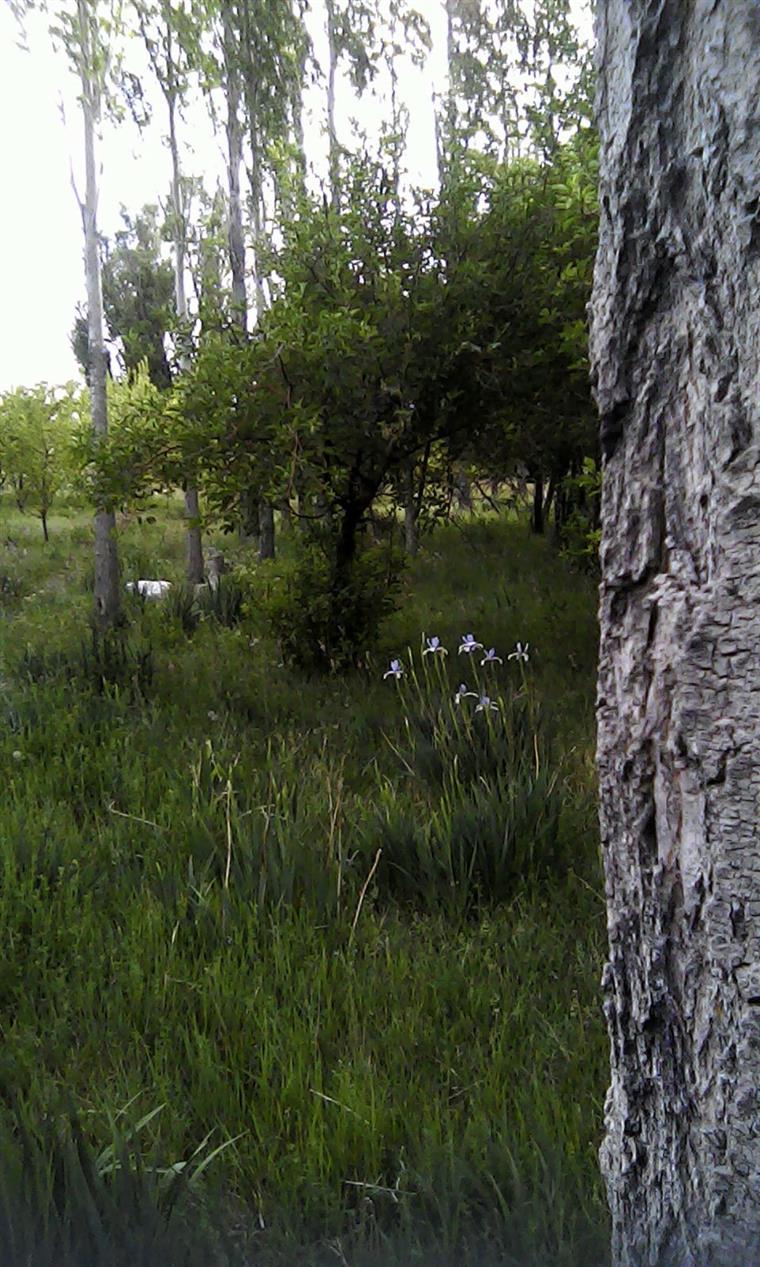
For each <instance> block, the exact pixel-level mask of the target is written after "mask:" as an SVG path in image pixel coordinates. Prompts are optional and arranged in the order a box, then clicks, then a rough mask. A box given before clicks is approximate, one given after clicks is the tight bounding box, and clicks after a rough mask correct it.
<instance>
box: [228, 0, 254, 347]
mask: <svg viewBox="0 0 760 1267" xmlns="http://www.w3.org/2000/svg"><path fill="white" fill-rule="evenodd" d="M223 22H224V59H225V63H226V67H225V93H226V97H227V189H228V193H229V229H228V242H229V252H230V271H231V273H232V305H233V310H234V317H235V320H236V321H237V322H238V324H239V325H240V328H241V329H242V331H243V334H245V331H246V328H247V325H248V297H247V295H246V290H245V237H244V235H243V204H242V201H241V197H240V168H241V166H242V163H243V127H242V123H241V119H240V96H241V94H240V66H239V61H238V56H237V53H236V43H235V35H234V31H233V27H232V21H231V17H230V11H229V8H228V7H227V6H223Z"/></svg>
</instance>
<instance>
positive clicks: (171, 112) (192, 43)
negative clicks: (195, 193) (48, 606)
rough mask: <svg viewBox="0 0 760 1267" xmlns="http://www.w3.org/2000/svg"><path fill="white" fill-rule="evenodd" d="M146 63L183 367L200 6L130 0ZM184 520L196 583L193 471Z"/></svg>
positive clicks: (199, 562)
mask: <svg viewBox="0 0 760 1267" xmlns="http://www.w3.org/2000/svg"><path fill="white" fill-rule="evenodd" d="M132 4H133V8H134V10H135V14H136V17H137V20H138V23H139V27H140V31H141V33H142V36H143V41H144V43H145V47H146V49H147V52H148V57H149V59H150V64H151V68H152V70H153V73H154V75H155V78H156V82H157V84H158V86H159V88H160V90H161V94H162V96H163V98H164V104H165V106H166V129H167V130H166V136H167V140H168V145H169V154H170V157H171V188H170V195H169V207H170V216H169V226H170V233H171V240H172V246H173V250H174V306H175V312H176V319H177V328H176V342H177V346H178V361H179V365H180V368H181V369H182V370H187V369H188V368H189V365H190V355H189V344H190V324H191V320H190V310H189V306H188V302H187V282H186V272H187V237H188V230H187V210H186V189H185V181H184V179H183V174H182V164H181V158H180V144H179V137H178V130H177V119H178V115H179V112H180V110H181V107H182V104H183V102H184V100H185V97H186V94H187V90H188V84H189V81H190V78H191V76H192V75H193V73H194V71H196V70H197V68H198V65H199V64H200V62H201V47H200V37H201V27H200V25H199V21H198V18H199V14H200V6H199V5H191V6H189V7H188V6H185V5H184V4H173V3H171V0H132ZM182 490H183V495H184V499H185V516H186V520H187V535H186V540H187V579H188V582H189V584H191V585H197V584H200V582H201V581H202V580H203V577H204V572H205V568H204V562H203V543H202V539H201V529H200V503H199V497H198V488H197V484H196V480H195V474H194V472H191V471H190V472H185V475H184V477H183V479H182Z"/></svg>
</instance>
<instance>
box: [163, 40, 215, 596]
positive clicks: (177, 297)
mask: <svg viewBox="0 0 760 1267" xmlns="http://www.w3.org/2000/svg"><path fill="white" fill-rule="evenodd" d="M170 39H171V33H170V32H169V31H168V30H167V40H168V41H170ZM169 50H170V43H168V44H167V67H168V68H171V62H170V59H169ZM164 95H165V97H166V101H167V105H168V107H169V150H170V152H171V159H172V213H173V218H174V224H173V230H172V232H173V237H174V302H175V306H176V310H177V317H178V318H179V322H180V327H181V328H180V336H179V337H180V354H179V363H180V368H181V369H183V370H186V369H188V368H189V365H190V356H189V354H188V348H187V337H188V335H187V329H186V328H185V327H186V325H187V320H188V308H187V292H186V290H185V233H186V227H185V204H184V197H183V194H182V176H181V169H180V162H179V146H178V144H177V129H176V119H175V111H176V104H177V91H176V86H175V85H174V82H173V72H172V71H171V69H170V70H169V80H168V85H167V87H166V88H165V89H164ZM184 494H185V517H186V519H187V542H186V556H187V583H188V585H200V584H201V582H202V581H203V578H204V574H205V569H204V565H203V542H202V540H201V528H200V506H199V499H198V489H197V488H196V486H195V483H194V482H192V481H191V482H188V484H187V485H186V487H185V489H184Z"/></svg>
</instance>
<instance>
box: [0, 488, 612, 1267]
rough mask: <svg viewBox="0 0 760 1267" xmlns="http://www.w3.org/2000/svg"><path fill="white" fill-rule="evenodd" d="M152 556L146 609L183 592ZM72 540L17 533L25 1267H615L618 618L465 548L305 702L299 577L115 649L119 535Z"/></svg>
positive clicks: (65, 532) (6, 818)
mask: <svg viewBox="0 0 760 1267" xmlns="http://www.w3.org/2000/svg"><path fill="white" fill-rule="evenodd" d="M150 519H152V520H153V522H148V521H147V519H146V518H145V517H143V520H142V522H138V521H137V520H136V519H135V520H133V521H132V522H130V523H129V524H128V525H126V526H124V527H123V529H122V531H121V535H120V549H121V555H122V563H123V569H124V580H127V579H137V578H138V577H145V578H159V577H161V578H167V579H170V580H180V579H181V574H182V563H183V539H182V525H181V521H180V518H179V515H178V511H177V508H176V505H175V504H174V503H160V504H158V505H157V507H156V509H155V510H154V511H153V512H152V514H151V515H150ZM50 532H51V540H50V543H49V544H48V545H47V546H44V545H43V543H42V540H41V533H40V531H39V525H38V524H37V523H35V521H33V520H31V519H29V518H22V517H21V516H19V515H17V514H16V513H15V511H13V510H12V509H11V507H10V505H9V504H5V505H0V771H2V775H1V776H0V777H2V782H3V798H2V804H1V806H0V874H1V875H2V881H1V885H2V887H1V888H0V942H1V944H2V946H3V954H2V956H1V957H0V1025H1V1026H2V1035H3V1042H2V1048H1V1049H0V1135H1V1136H2V1138H0V1157H2V1159H3V1160H2V1164H1V1166H0V1258H1V1259H2V1262H3V1264H7V1265H8V1267H15V1264H16V1261H18V1263H21V1262H24V1263H28V1264H30V1265H31V1267H43V1264H44V1267H53V1264H55V1267H59V1264H63V1263H69V1262H70V1263H71V1264H72V1267H73V1264H74V1263H75V1262H77V1263H79V1262H81V1263H86V1264H87V1267H94V1265H95V1264H98V1267H100V1265H101V1264H102V1265H103V1267H105V1264H106V1263H108V1264H109V1267H110V1265H111V1264H117V1263H121V1262H124V1264H125V1265H126V1263H128V1262H129V1263H137V1262H144V1263H145V1264H148V1263H150V1265H151V1267H154V1265H155V1267H157V1265H158V1264H159V1263H161V1264H162V1265H163V1267H168V1265H169V1264H171V1265H172V1267H174V1265H175V1264H176V1267H180V1264H191V1263H193V1264H194V1263H198V1264H200V1263H209V1264H211V1263H212V1262H219V1263H230V1264H231V1263H233V1262H235V1263H248V1264H251V1265H253V1264H256V1265H257V1267H258V1265H261V1267H270V1265H271V1267H275V1265H276V1267H286V1265H287V1267H290V1265H291V1264H292V1265H293V1267H297V1265H299V1264H300V1265H301V1267H307V1265H308V1267H313V1265H315V1264H322V1263H337V1264H344V1265H348V1264H350V1267H364V1265H365V1264H367V1265H368V1264H375V1265H377V1267H379V1265H380V1264H383V1265H385V1264H399V1265H400V1264H407V1263H412V1262H418V1263H421V1264H422V1263H424V1264H426V1265H428V1264H429V1265H430V1267H444V1265H449V1264H451V1265H452V1267H453V1264H457V1265H458V1267H475V1265H476V1264H477V1265H478V1267H491V1265H492V1264H493V1265H494V1267H495V1264H497V1263H498V1264H502V1265H503V1267H508V1265H510V1267H527V1264H531V1267H533V1265H539V1264H542V1265H543V1264H545V1265H546V1267H548V1265H549V1264H552V1267H597V1264H598V1265H599V1267H603V1264H604V1263H605V1262H606V1261H607V1258H606V1253H607V1251H606V1240H607V1221H606V1214H605V1209H604V1199H603V1191H602V1187H601V1182H600V1179H599V1175H598V1165H597V1155H596V1154H597V1148H598V1144H599V1140H600V1133H601V1126H602V1105H603V1097H604V1092H605V1089H606V1083H607V1073H608V1055H607V1043H606V1037H605V1033H604V1025H603V1018H602V1015H601V1008H600V1000H599V979H600V973H601V967H602V961H603V956H604V945H605V908H604V901H603V896H602V881H601V876H600V866H599V859H598V832H597V825H596V798H595V778H594V764H593V746H594V712H593V704H594V689H595V684H594V673H595V664H596V653H597V628H596V588H595V584H594V581H593V580H592V579H591V578H588V577H586V576H584V575H582V574H580V573H579V572H577V571H574V570H572V569H571V568H570V566H569V565H568V564H567V563H566V562H564V561H563V560H562V559H561V558H559V557H558V555H557V553H556V550H555V549H554V548H553V546H552V544H551V542H550V541H549V540H544V539H539V538H536V537H532V536H530V535H529V534H528V531H527V528H526V526H525V524H524V523H523V522H521V521H519V520H518V519H516V518H512V519H509V518H497V517H495V516H494V515H488V514H480V515H478V516H468V517H465V518H461V519H459V520H457V521H456V522H455V523H450V524H448V525H446V526H444V527H442V528H439V529H438V530H436V532H435V533H434V534H432V535H431V537H430V538H428V539H427V540H426V541H425V542H424V544H423V547H422V549H421V551H420V554H419V557H418V558H417V559H416V560H415V561H414V563H413V565H412V566H411V567H410V569H409V571H408V573H407V574H406V575H405V577H404V580H403V583H402V588H401V593H400V595H399V605H398V610H397V611H396V612H395V613H394V614H393V615H392V616H391V617H389V618H388V620H387V621H386V623H385V624H384V626H383V630H382V638H381V645H380V647H379V648H378V650H377V651H376V652H373V653H372V654H371V655H368V656H367V658H366V664H365V665H364V667H363V668H362V669H361V670H357V671H356V672H354V673H352V674H350V675H347V676H343V677H341V678H317V677H313V678H306V677H299V676H297V675H296V674H294V672H293V671H292V670H289V669H287V668H286V667H285V666H284V665H283V664H282V661H281V656H280V653H279V649H278V647H277V645H276V643H274V642H273V641H272V640H271V638H270V637H269V635H268V634H267V631H266V627H265V622H264V620H263V616H262V608H263V607H264V606H265V603H266V594H267V586H268V585H269V584H270V583H271V576H272V575H273V572H274V569H275V568H276V567H277V566H278V565H273V566H272V567H267V566H263V567H260V568H259V567H257V566H256V565H253V564H248V565H247V566H246V567H244V568H243V570H242V572H241V577H242V583H243V587H244V596H245V602H244V603H243V606H242V608H241V606H240V603H239V602H238V601H233V599H234V598H235V595H236V594H237V595H238V597H239V593H238V591H236V590H235V589H234V585H233V582H230V585H229V587H228V590H227V597H228V600H229V601H226V602H222V603H220V604H217V605H216V607H215V608H214V609H213V610H212V609H209V610H207V611H206V612H205V613H204V615H203V618H201V619H198V614H197V612H193V611H191V610H190V609H189V608H188V606H187V604H183V602H182V601H180V595H179V591H178V592H177V598H176V599H175V600H172V601H167V602H165V603H162V604H150V603H142V602H140V601H138V600H130V601H129V602H128V604H127V611H128V616H129V627H128V629H127V631H126V633H125V635H124V637H123V639H122V640H121V642H120V643H118V644H116V645H114V646H113V647H110V648H108V647H106V648H104V647H102V646H99V645H97V644H95V643H93V642H92V640H91V638H90V635H89V634H88V615H89V609H90V601H91V600H90V596H89V589H90V585H91V580H92V563H91V555H92V530H91V525H90V521H89V519H88V517H87V516H86V515H85V514H84V513H83V512H79V511H77V510H71V511H68V512H64V513H62V514H60V515H56V516H53V517H52V518H51V522H50ZM283 539H284V551H283V553H284V556H285V557H287V539H286V537H285V536H284V537H283ZM230 540H231V539H230V538H224V537H222V536H219V537H217V538H215V539H214V544H216V545H218V546H219V547H221V548H222V549H223V550H225V552H226V553H227V554H228V555H230V556H232V557H233V559H235V558H237V559H238V560H239V561H241V562H242V560H243V553H242V547H238V546H237V545H236V546H235V547H231V546H230ZM468 632H472V633H474V635H475V638H476V639H477V640H478V641H479V642H482V643H483V644H484V646H485V648H490V647H492V646H493V647H495V648H496V652H497V654H498V655H499V656H500V657H501V658H502V660H503V663H501V664H499V663H497V662H494V663H493V664H486V665H482V666H481V664H480V659H481V658H482V656H483V652H482V651H481V652H478V653H475V654H473V655H468V654H466V653H464V654H459V653H458V647H459V646H460V643H461V641H462V638H463V636H464V635H465V634H466V633H468ZM433 635H436V636H437V637H439V638H440V640H441V643H442V645H443V646H444V647H446V648H448V655H447V656H443V655H434V654H431V655H429V656H423V655H422V650H423V645H424V643H423V639H424V638H425V637H431V636H433ZM518 641H519V642H521V643H522V644H525V643H529V644H530V648H529V657H530V658H529V660H528V661H527V662H525V661H523V660H520V659H516V658H515V659H513V660H511V661H510V660H509V659H507V656H508V654H509V653H511V652H513V650H514V648H515V644H516V643H517V642H518ZM394 657H398V658H399V660H400V661H401V665H402V667H403V669H404V673H403V676H402V677H401V679H400V680H397V679H396V678H395V677H388V678H385V679H384V678H383V674H384V672H386V670H387V669H388V664H389V661H390V660H391V658H394ZM462 682H464V683H466V684H467V686H468V688H472V689H473V692H474V693H473V695H472V696H466V697H465V698H463V699H461V701H460V702H459V703H455V702H454V700H453V696H454V693H455V692H456V691H457V688H458V687H459V685H460V683H462ZM482 695H487V696H488V697H489V699H490V700H491V701H493V702H494V703H495V704H496V708H495V709H489V708H484V709H481V710H480V712H479V713H478V712H476V711H475V710H476V708H477V703H478V697H480V696H482ZM190 1227H191V1228H192V1229H193V1230H192V1234H189V1233H188V1230H187V1229H188V1228H190ZM223 1232H224V1235H223V1234H222V1233H223ZM223 1241H224V1242H225V1243H224V1244H223V1243H222V1242H223ZM67 1254H68V1255H69V1257H67V1256H66V1255H67ZM141 1255H142V1257H141Z"/></svg>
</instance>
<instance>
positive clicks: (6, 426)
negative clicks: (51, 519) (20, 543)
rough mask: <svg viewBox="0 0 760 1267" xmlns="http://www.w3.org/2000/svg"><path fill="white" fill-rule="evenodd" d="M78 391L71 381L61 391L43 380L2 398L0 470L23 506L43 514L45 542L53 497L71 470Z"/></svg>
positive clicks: (21, 508)
mask: <svg viewBox="0 0 760 1267" xmlns="http://www.w3.org/2000/svg"><path fill="white" fill-rule="evenodd" d="M78 395H79V394H78V392H77V390H76V387H75V386H74V384H73V383H69V384H68V385H67V386H66V387H64V388H61V389H58V390H56V389H53V388H50V387H48V386H47V384H45V383H40V384H39V385H38V386H36V387H18V388H16V389H15V391H10V392H6V393H5V394H4V395H3V396H1V397H0V470H2V472H3V475H4V477H5V479H7V480H8V481H9V483H10V485H11V487H12V488H13V491H14V496H15V500H16V505H17V506H18V508H19V510H21V511H25V510H31V511H32V512H33V513H34V514H36V515H37V516H38V517H39V520H40V523H41V524H42V532H43V536H44V538H45V541H48V540H49V533H48V515H49V514H50V510H51V508H52V506H53V502H54V501H55V499H56V497H57V495H58V493H59V492H60V490H61V488H62V487H64V485H65V484H66V483H67V481H68V480H69V479H70V478H71V474H72V452H71V437H72V430H73V427H74V425H75V424H76V421H77V412H78V409H79V408H81V406H80V403H79V399H78Z"/></svg>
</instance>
